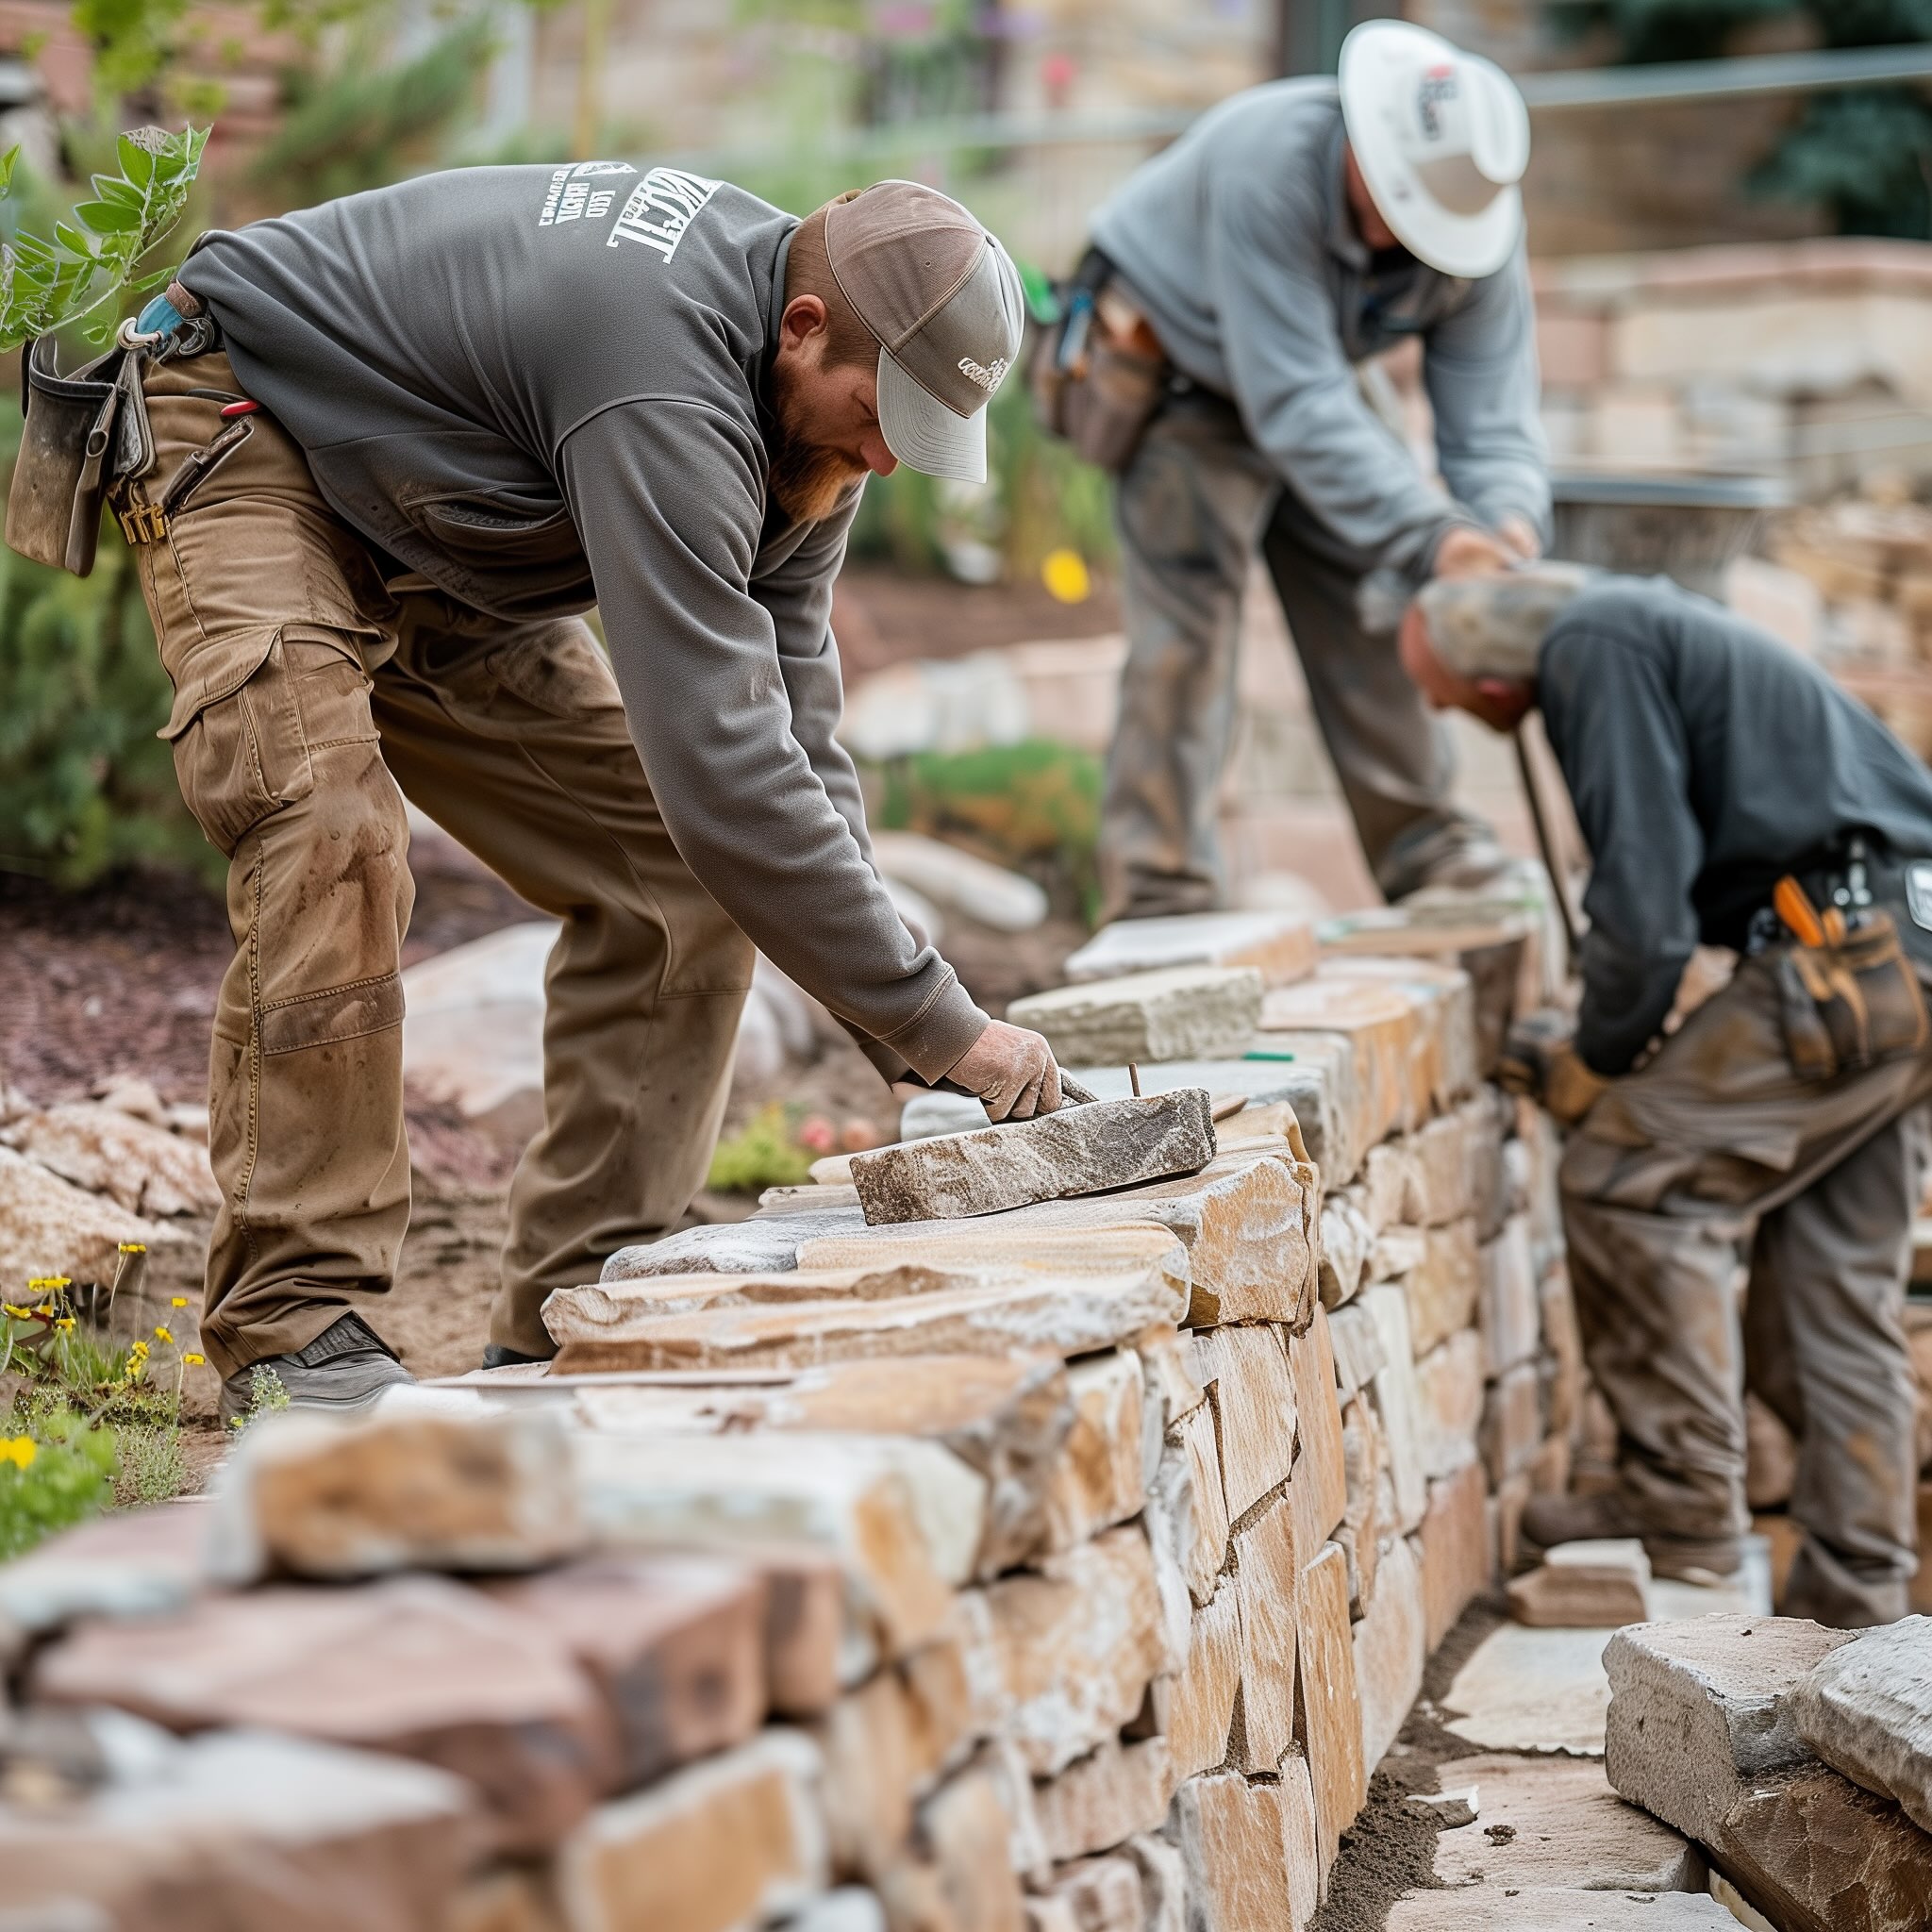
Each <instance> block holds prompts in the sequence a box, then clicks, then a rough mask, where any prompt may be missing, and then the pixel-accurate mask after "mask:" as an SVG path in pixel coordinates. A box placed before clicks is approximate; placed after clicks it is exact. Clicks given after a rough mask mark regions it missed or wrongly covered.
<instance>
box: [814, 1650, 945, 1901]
mask: <svg viewBox="0 0 1932 1932" xmlns="http://www.w3.org/2000/svg"><path fill="white" fill-rule="evenodd" d="M811 1738H812V1740H813V1742H814V1743H815V1744H816V1745H817V1746H818V1749H819V1755H820V1757H821V1758H822V1759H823V1762H824V1774H823V1776H822V1777H821V1779H820V1780H819V1787H820V1799H821V1804H822V1807H823V1810H824V1821H825V1830H826V1840H827V1844H828V1846H829V1850H830V1857H831V1868H832V1874H833V1875H834V1876H835V1877H838V1878H843V1879H858V1880H863V1881H865V1882H867V1883H876V1882H878V1881H879V1880H881V1879H883V1878H885V1877H886V1876H887V1875H888V1874H890V1873H891V1872H892V1871H893V1870H894V1868H896V1867H897V1866H899V1865H900V1864H902V1863H904V1862H905V1859H906V1857H907V1855H908V1845H909V1843H910V1840H911V1837H912V1811H913V1805H914V1803H915V1801H916V1800H917V1798H918V1797H919V1795H920V1783H921V1781H920V1780H919V1779H918V1777H917V1775H916V1773H915V1769H914V1764H913V1740H912V1716H911V1710H910V1707H909V1700H908V1697H907V1694H906V1687H905V1685H904V1683H903V1682H902V1681H901V1679H900V1678H899V1676H898V1674H896V1673H895V1672H894V1671H892V1670H891V1669H887V1670H883V1671H880V1672H878V1673H877V1674H874V1676H872V1677H870V1678H868V1679H867V1680H866V1681H865V1682H864V1683H863V1684H861V1685H859V1686H858V1689H856V1690H854V1691H847V1692H846V1694H845V1695H844V1696H842V1697H841V1698H840V1699H839V1701H838V1702H837V1703H836V1704H834V1705H833V1706H832V1707H831V1709H829V1710H828V1711H826V1712H825V1714H824V1716H823V1717H822V1718H821V1719H820V1720H819V1721H818V1723H817V1724H814V1725H813V1726H812V1729H811ZM924 1782H926V1783H929V1782H930V1780H929V1779H928V1780H925V1781H924Z"/></svg>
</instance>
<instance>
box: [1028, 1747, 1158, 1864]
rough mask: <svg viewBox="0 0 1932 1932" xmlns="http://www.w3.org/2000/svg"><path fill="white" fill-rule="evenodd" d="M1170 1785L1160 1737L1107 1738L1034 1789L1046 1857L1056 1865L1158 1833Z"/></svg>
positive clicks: (1035, 1804)
mask: <svg viewBox="0 0 1932 1932" xmlns="http://www.w3.org/2000/svg"><path fill="white" fill-rule="evenodd" d="M1173 1794H1174V1774H1173V1772H1172V1769H1171V1760H1170V1757H1169V1753H1168V1740H1167V1739H1166V1738H1164V1737H1158V1738H1142V1739H1141V1740H1138V1741H1136V1742H1134V1743H1130V1744H1124V1743H1122V1742H1121V1741H1120V1740H1118V1739H1117V1738H1109V1739H1108V1740H1106V1741H1105V1742H1103V1743H1101V1744H1099V1745H1096V1746H1095V1748H1094V1749H1093V1750H1091V1751H1090V1752H1089V1753H1088V1754H1087V1756H1086V1757H1078V1758H1075V1759H1074V1762H1073V1763H1072V1764H1070V1765H1068V1766H1067V1767H1066V1769H1065V1770H1064V1771H1062V1772H1061V1773H1060V1774H1058V1776H1057V1777H1050V1778H1046V1779H1043V1780H1042V1781H1041V1783H1040V1784H1038V1785H1036V1786H1035V1787H1034V1807H1035V1811H1036V1814H1037V1815H1038V1818H1039V1821H1040V1833H1041V1840H1042V1843H1043V1844H1044V1847H1045V1852H1046V1856H1047V1857H1049V1858H1051V1859H1053V1860H1054V1861H1055V1862H1056V1863H1058V1862H1060V1861H1061V1860H1063V1859H1067V1858H1078V1857H1085V1856H1086V1855H1087V1854H1088V1853H1090V1852H1102V1851H1106V1850H1107V1849H1108V1847H1109V1846H1111V1845H1117V1844H1120V1843H1122V1842H1123V1841H1124V1840H1126V1839H1128V1838H1129V1837H1131V1836H1133V1835H1135V1834H1136V1833H1140V1832H1148V1831H1158V1830H1159V1829H1160V1823H1161V1820H1162V1819H1164V1818H1165V1817H1166V1816H1167V1804H1168V1800H1169V1798H1170V1797H1171V1796H1172V1795H1173Z"/></svg>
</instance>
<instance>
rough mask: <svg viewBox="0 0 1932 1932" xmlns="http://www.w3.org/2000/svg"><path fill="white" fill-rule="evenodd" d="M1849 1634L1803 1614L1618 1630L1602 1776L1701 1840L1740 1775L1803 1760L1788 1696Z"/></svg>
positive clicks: (1610, 1650) (1709, 1840)
mask: <svg viewBox="0 0 1932 1932" xmlns="http://www.w3.org/2000/svg"><path fill="white" fill-rule="evenodd" d="M1847 1641H1850V1640H1849V1637H1848V1634H1847V1633H1846V1632H1844V1631H1840V1630H1826V1629H1824V1628H1823V1627H1821V1626H1820V1625H1819V1624H1807V1623H1806V1622H1805V1621H1804V1620H1803V1619H1802V1618H1796V1617H1738V1616H1717V1617H1702V1618H1699V1619H1698V1620H1697V1621H1696V1622H1695V1623H1689V1624H1636V1625H1633V1626H1630V1627H1628V1628H1625V1629H1623V1630H1619V1631H1618V1632H1617V1633H1616V1635H1615V1636H1614V1637H1612V1638H1611V1639H1610V1641H1609V1643H1608V1645H1607V1647H1606V1649H1605V1651H1604V1668H1605V1671H1606V1672H1607V1675H1608V1678H1609V1686H1610V1707H1609V1720H1608V1724H1607V1731H1606V1737H1605V1743H1606V1750H1605V1770H1606V1771H1607V1773H1608V1774H1609V1780H1610V1783H1611V1784H1612V1785H1614V1786H1615V1787H1616V1788H1617V1790H1619V1791H1621V1792H1622V1793H1623V1794H1624V1797H1626V1798H1628V1799H1629V1800H1630V1802H1631V1803H1632V1804H1634V1805H1641V1806H1642V1807H1643V1808H1644V1809H1645V1810H1646V1811H1649V1812H1652V1813H1654V1814H1655V1815H1656V1816H1657V1817H1658V1818H1661V1819H1662V1820H1663V1821H1664V1823H1665V1824H1671V1825H1674V1826H1675V1827H1676V1828H1677V1829H1678V1830H1679V1831H1682V1832H1687V1833H1689V1834H1690V1836H1691V1837H1692V1838H1694V1839H1697V1840H1701V1841H1702V1842H1704V1843H1706V1844H1714V1842H1715V1835H1716V1833H1717V1831H1718V1829H1719V1827H1720V1825H1721V1824H1722V1820H1723V1817H1724V1812H1725V1810H1726V1809H1727V1808H1728V1807H1729V1805H1730V1803H1731V1800H1732V1796H1733V1792H1732V1787H1733V1785H1734V1784H1735V1783H1736V1782H1737V1781H1738V1779H1739V1778H1745V1779H1757V1778H1761V1777H1764V1776H1766V1775H1768V1774H1770V1773H1772V1772H1774V1771H1784V1770H1789V1769H1791V1768H1793V1767H1797V1766H1801V1765H1803V1764H1804V1763H1805V1762H1806V1760H1807V1758H1808V1757H1809V1756H1810V1752H1809V1749H1808V1747H1807V1745H1806V1742H1805V1740H1804V1738H1803V1737H1802V1735H1801V1734H1800V1732H1799V1729H1798V1723H1797V1712H1796V1709H1795V1707H1794V1706H1793V1704H1792V1692H1794V1691H1796V1690H1797V1688H1798V1685H1799V1684H1800V1683H1801V1682H1802V1681H1803V1680H1804V1678H1805V1677H1806V1676H1807V1674H1809V1673H1810V1671H1811V1670H1812V1669H1813V1668H1814V1667H1815V1666H1816V1665H1817V1664H1819V1663H1820V1662H1822V1661H1823V1660H1824V1658H1825V1657H1827V1656H1829V1655H1830V1653H1831V1652H1833V1651H1834V1650H1836V1649H1838V1648H1839V1646H1840V1644H1843V1643H1845V1642H1847Z"/></svg>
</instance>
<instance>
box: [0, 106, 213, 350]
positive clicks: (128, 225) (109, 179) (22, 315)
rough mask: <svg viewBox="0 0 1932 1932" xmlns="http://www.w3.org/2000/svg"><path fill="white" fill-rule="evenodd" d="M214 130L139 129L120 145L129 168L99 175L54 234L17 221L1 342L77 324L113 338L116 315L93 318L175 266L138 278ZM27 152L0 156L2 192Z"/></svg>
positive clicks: (2, 273) (2, 296)
mask: <svg viewBox="0 0 1932 1932" xmlns="http://www.w3.org/2000/svg"><path fill="white" fill-rule="evenodd" d="M207 145H208V129H207V128H205V127H203V128H194V127H188V128H184V129H183V130H182V132H181V133H179V134H169V133H167V132H165V131H164V130H162V129H161V128H158V127H141V128H137V129H136V130H135V131H134V132H133V133H131V134H124V135H123V136H122V137H121V139H120V142H119V143H118V147H117V154H118V156H119V159H120V162H121V172H120V173H119V174H117V175H107V174H101V175H94V176H93V177H92V187H93V191H94V192H93V198H92V200H89V201H83V202H80V203H78V204H77V205H76V206H75V209H74V219H73V221H71V222H56V223H55V224H54V238H53V240H52V241H51V242H49V241H45V240H43V239H42V237H40V236H38V235H34V234H30V233H28V232H27V231H26V230H25V229H17V230H16V231H15V232H14V234H13V236H12V237H11V239H10V240H9V241H8V242H4V243H0V349H17V348H18V347H19V346H20V345H21V343H23V342H24V341H27V340H28V339H29V338H30V337H33V336H43V335H47V334H49V333H51V332H52V331H53V330H55V329H59V328H66V327H69V326H72V325H78V326H79V328H80V333H81V334H82V335H83V336H84V337H85V338H86V339H87V340H88V341H92V342H94V343H96V344H105V343H106V342H107V341H108V340H109V339H110V338H111V337H112V335H113V333H114V318H113V317H112V316H111V315H109V316H108V317H106V318H103V319H100V320H98V321H94V322H92V323H90V322H89V321H88V320H87V318H88V317H90V316H92V315H93V314H94V311H95V310H96V309H98V308H102V307H104V306H105V305H106V304H108V303H109V302H113V301H115V300H116V298H117V297H118V296H119V295H120V294H121V292H122V291H124V290H126V291H128V292H130V293H133V294H143V293H145V292H146V291H148V290H150V289H154V288H158V287H159V286H160V284H161V283H163V282H165V281H166V280H167V279H168V277H169V275H171V274H173V270H172V269H158V270H156V271H155V272H154V273H153V274H151V275H145V276H143V277H142V278H141V279H139V280H135V279H134V271H135V268H136V265H137V264H138V263H139V262H140V261H141V259H142V257H143V256H145V255H146V254H147V253H148V251H149V250H150V249H152V248H153V247H154V246H155V245H156V244H157V243H158V242H160V241H161V240H162V239H163V238H164V237H165V236H166V235H167V234H168V233H169V231H170V230H171V229H173V228H174V226H175V224H176V223H177V222H178V221H179V220H180V219H181V216H182V214H183V212H184V211H185V210H186V208H187V207H188V192H189V190H190V189H191V188H192V186H193V185H194V177H195V175H197V174H199V173H200V171H201V155H202V150H203V148H205V147H206V146H207ZM19 160H20V150H19V148H17V147H13V148H9V149H8V151H7V152H6V154H5V155H0V199H4V198H5V197H6V196H7V194H8V192H9V191H10V190H11V188H12V186H13V173H14V169H15V167H16V166H17V165H18V163H19Z"/></svg>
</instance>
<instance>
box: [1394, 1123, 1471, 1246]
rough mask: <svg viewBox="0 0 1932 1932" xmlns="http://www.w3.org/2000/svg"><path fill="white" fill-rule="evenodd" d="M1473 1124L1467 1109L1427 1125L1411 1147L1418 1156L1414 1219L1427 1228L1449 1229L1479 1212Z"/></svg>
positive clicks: (1424, 1125) (1416, 1135) (1412, 1141)
mask: <svg viewBox="0 0 1932 1932" xmlns="http://www.w3.org/2000/svg"><path fill="white" fill-rule="evenodd" d="M1469 1135H1470V1127H1469V1121H1468V1118H1467V1116H1466V1113H1465V1110H1464V1108H1462V1107H1458V1108H1457V1109H1456V1110H1455V1111H1454V1112H1453V1113H1445V1114H1441V1115H1439V1116H1438V1117H1437V1118H1436V1119H1435V1120H1432V1121H1427V1122H1424V1124H1423V1125H1422V1126H1421V1127H1419V1128H1418V1129H1417V1130H1416V1133H1415V1135H1414V1137H1413V1139H1412V1140H1411V1141H1410V1146H1411V1148H1412V1150H1413V1153H1414V1159H1415V1177H1416V1192H1415V1199H1414V1201H1413V1203H1412V1208H1413V1212H1412V1214H1411V1215H1410V1216H1407V1217H1405V1218H1406V1219H1413V1220H1414V1221H1416V1222H1417V1223H1418V1224H1420V1225H1422V1226H1424V1227H1447V1226H1448V1225H1449V1224H1450V1223H1451V1222H1452V1221H1461V1220H1464V1219H1467V1218H1468V1217H1469V1216H1471V1215H1473V1214H1474V1211H1475V1200H1474V1194H1473V1193H1472V1191H1471V1188H1470V1184H1469V1183H1470V1174H1469V1163H1470V1151H1469Z"/></svg>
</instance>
